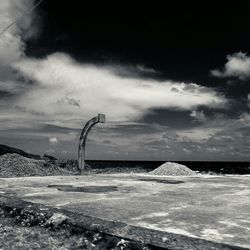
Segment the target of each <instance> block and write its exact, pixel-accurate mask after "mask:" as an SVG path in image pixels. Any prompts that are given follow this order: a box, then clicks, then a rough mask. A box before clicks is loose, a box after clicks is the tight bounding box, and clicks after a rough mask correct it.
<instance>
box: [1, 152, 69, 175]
mask: <svg viewBox="0 0 250 250" xmlns="http://www.w3.org/2000/svg"><path fill="white" fill-rule="evenodd" d="M69 174H72V173H71V172H70V171H69V170H66V169H62V168H59V167H58V166H55V165H53V164H50V163H48V162H46V161H44V160H35V159H30V158H26V157H24V156H21V155H19V154H5V155H2V156H0V177H21V176H47V175H69Z"/></svg>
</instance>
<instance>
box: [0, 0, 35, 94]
mask: <svg viewBox="0 0 250 250" xmlns="http://www.w3.org/2000/svg"><path fill="white" fill-rule="evenodd" d="M33 3H34V1H33V0H1V4H0V31H3V30H4V29H5V28H6V27H7V26H8V25H9V24H10V23H12V22H13V21H15V20H16V19H17V18H18V17H20V16H23V17H22V18H19V19H18V22H17V23H16V24H14V25H13V26H11V27H10V28H9V29H8V30H6V31H5V32H4V33H1V34H0V91H3V92H7V93H9V92H10V93H11V94H13V91H14V94H17V93H19V91H21V90H23V84H22V83H21V82H20V81H17V75H16V74H15V73H14V72H13V69H12V64H13V63H15V62H17V61H19V60H21V59H22V58H23V57H24V56H25V53H24V51H25V40H26V39H29V38H31V37H34V36H35V35H36V34H37V31H38V28H37V22H34V20H35V19H37V16H36V18H35V14H34V12H33V13H29V14H27V13H28V12H29V10H30V9H31V8H32V6H33ZM35 24H36V25H35ZM19 85H20V86H19ZM14 88H15V90H14Z"/></svg>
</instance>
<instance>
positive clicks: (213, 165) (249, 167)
mask: <svg viewBox="0 0 250 250" xmlns="http://www.w3.org/2000/svg"><path fill="white" fill-rule="evenodd" d="M86 162H87V164H89V165H90V166H91V167H92V168H95V169H105V168H141V169H144V170H146V171H151V170H153V169H155V168H157V167H158V166H160V165H161V164H163V163H164V162H165V161H102V160H87V161H86ZM175 162H176V163H179V164H183V165H185V166H187V167H189V168H190V169H192V170H194V171H199V172H204V173H211V172H213V173H216V174H240V175H243V174H250V162H222V161H214V162H212V161H175Z"/></svg>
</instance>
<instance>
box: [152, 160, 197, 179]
mask: <svg viewBox="0 0 250 250" xmlns="http://www.w3.org/2000/svg"><path fill="white" fill-rule="evenodd" d="M149 174H150V175H170V176H181V175H183V176H191V175H196V173H195V172H194V171H192V170H191V169H190V168H188V167H186V166H185V165H182V164H178V163H175V162H165V163H164V164H162V165H161V166H159V167H158V168H156V169H154V170H153V171H151V172H149Z"/></svg>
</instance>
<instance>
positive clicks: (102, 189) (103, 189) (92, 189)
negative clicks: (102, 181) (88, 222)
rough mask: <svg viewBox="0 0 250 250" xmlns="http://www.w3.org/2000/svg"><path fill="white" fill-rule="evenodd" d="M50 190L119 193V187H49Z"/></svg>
mask: <svg viewBox="0 0 250 250" xmlns="http://www.w3.org/2000/svg"><path fill="white" fill-rule="evenodd" d="M48 187H49V188H57V190H59V191H63V192H85V193H106V192H114V191H118V187H117V186H84V187H74V186H72V185H48Z"/></svg>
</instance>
